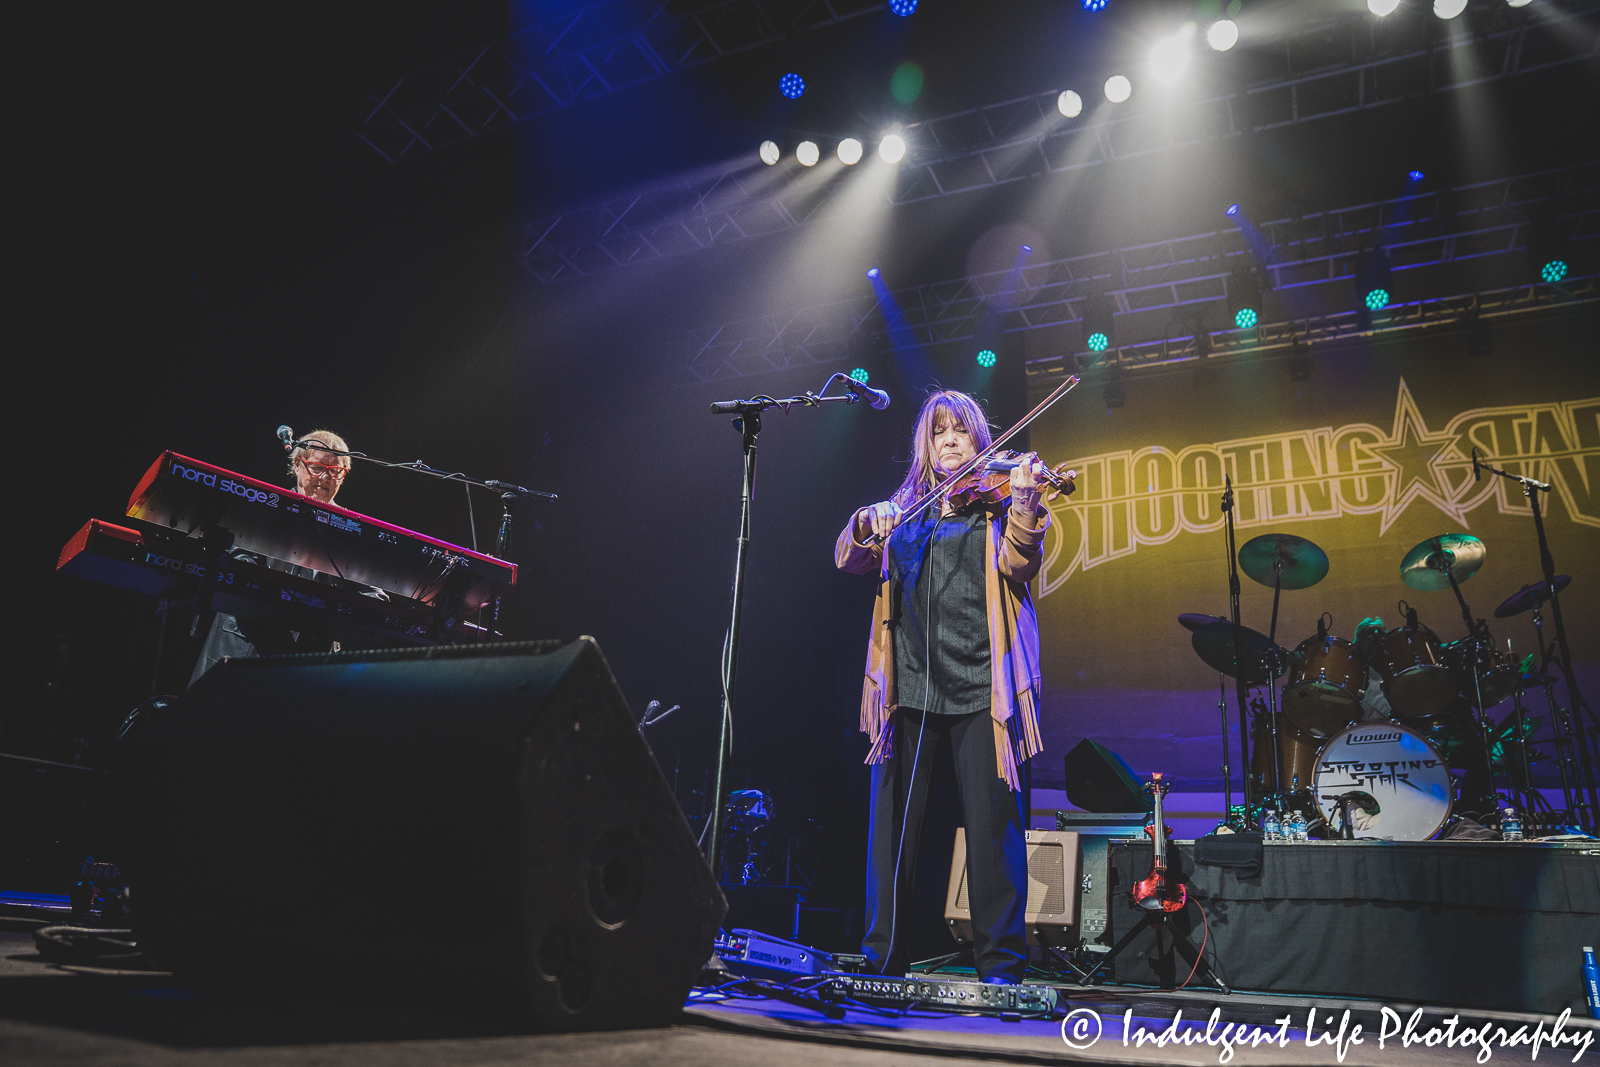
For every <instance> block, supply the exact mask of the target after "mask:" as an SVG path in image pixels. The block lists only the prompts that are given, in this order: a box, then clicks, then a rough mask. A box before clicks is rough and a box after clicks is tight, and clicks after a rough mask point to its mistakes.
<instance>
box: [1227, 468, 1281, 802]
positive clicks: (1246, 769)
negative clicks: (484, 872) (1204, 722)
mask: <svg viewBox="0 0 1600 1067" xmlns="http://www.w3.org/2000/svg"><path fill="white" fill-rule="evenodd" d="M1225 477H1226V479H1227V480H1226V487H1225V488H1224V489H1223V491H1222V514H1223V516H1224V517H1225V518H1226V520H1227V524H1226V525H1227V535H1226V536H1227V542H1228V606H1229V608H1230V609H1231V610H1232V612H1233V667H1234V681H1236V682H1237V683H1238V690H1239V770H1240V773H1241V775H1242V776H1243V779H1244V790H1243V794H1244V810H1245V822H1246V825H1247V826H1248V824H1249V820H1250V806H1251V805H1252V804H1253V803H1255V794H1254V793H1253V791H1252V790H1251V788H1250V713H1249V706H1250V693H1249V686H1248V683H1246V682H1245V677H1244V624H1243V623H1242V622H1241V621H1240V618H1239V552H1238V549H1237V548H1236V547H1235V546H1234V543H1233V541H1234V534H1233V476H1232V475H1226V476H1225ZM1222 725H1223V730H1222V762H1223V766H1224V767H1226V766H1227V762H1228V730H1227V725H1228V724H1227V722H1226V721H1224V722H1223V724H1222ZM1273 768H1274V774H1276V768H1277V760H1276V759H1274V760H1273ZM1229 777H1230V778H1231V777H1232V776H1231V775H1230V776H1229ZM1274 781H1276V778H1274ZM1227 789H1228V796H1229V797H1231V796H1232V787H1231V785H1230V786H1228V787H1227ZM1229 814H1231V813H1230V812H1224V813H1223V818H1224V819H1227V818H1228V816H1229Z"/></svg>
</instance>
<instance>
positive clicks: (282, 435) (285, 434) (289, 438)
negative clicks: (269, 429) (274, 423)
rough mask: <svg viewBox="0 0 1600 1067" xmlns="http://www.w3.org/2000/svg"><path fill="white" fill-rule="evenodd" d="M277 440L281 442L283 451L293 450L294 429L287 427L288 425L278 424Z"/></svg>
mask: <svg viewBox="0 0 1600 1067" xmlns="http://www.w3.org/2000/svg"><path fill="white" fill-rule="evenodd" d="M278 440H279V441H281V442H283V450H284V451H285V452H290V451H293V449H294V431H293V430H291V429H289V427H287V426H279V427H278Z"/></svg>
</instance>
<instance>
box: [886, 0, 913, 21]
mask: <svg viewBox="0 0 1600 1067" xmlns="http://www.w3.org/2000/svg"><path fill="white" fill-rule="evenodd" d="M916 9H917V0H889V10H890V11H893V12H894V13H895V14H896V15H899V16H900V17H901V18H905V17H906V16H908V15H910V14H911V13H912V12H913V11H915V10H916Z"/></svg>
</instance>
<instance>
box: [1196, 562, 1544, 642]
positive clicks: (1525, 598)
mask: <svg viewBox="0 0 1600 1067" xmlns="http://www.w3.org/2000/svg"><path fill="white" fill-rule="evenodd" d="M1571 582H1572V575H1570V574H1558V575H1556V592H1558V593H1559V592H1561V590H1563V589H1565V588H1566V587H1567V586H1568V585H1569V584H1571ZM1549 599H1550V589H1549V587H1548V586H1546V585H1545V584H1544V583H1543V582H1529V583H1528V584H1527V585H1525V586H1523V587H1522V588H1521V589H1518V590H1517V591H1516V592H1515V593H1512V594H1511V595H1510V596H1508V597H1506V600H1505V603H1504V604H1501V605H1500V606H1499V607H1497V608H1495V609H1494V617H1495V618H1497V619H1509V618H1511V616H1513V615H1521V614H1522V613H1523V612H1524V611H1527V610H1528V609H1530V608H1532V607H1533V606H1534V605H1535V604H1543V603H1544V602H1545V601H1546V600H1549ZM1182 618H1183V617H1182V616H1180V617H1179V619H1180V621H1181V620H1182ZM1184 625H1185V626H1188V625H1189V624H1188V623H1184ZM1189 628H1190V629H1191V630H1192V629H1194V627H1192V626H1190V627H1189Z"/></svg>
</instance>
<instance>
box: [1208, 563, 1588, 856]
mask: <svg viewBox="0 0 1600 1067" xmlns="http://www.w3.org/2000/svg"><path fill="white" fill-rule="evenodd" d="M1484 557H1485V547H1484V544H1483V542H1482V541H1481V540H1479V539H1478V538H1476V537H1473V536H1471V535H1469V534H1441V535H1439V536H1437V537H1430V538H1428V539H1427V540H1426V541H1423V542H1422V543H1421V544H1419V545H1417V546H1416V547H1415V548H1413V549H1412V550H1411V551H1410V552H1408V553H1406V555H1405V558H1404V559H1403V560H1401V562H1400V578H1401V581H1403V582H1404V583H1405V584H1406V585H1407V586H1409V587H1410V588H1412V589H1416V590H1421V591H1439V590H1445V589H1449V590H1452V591H1453V592H1454V593H1455V597H1456V601H1457V603H1458V605H1459V607H1460V609H1461V617H1462V619H1463V621H1464V622H1465V625H1466V629H1467V636H1465V637H1463V638H1461V639H1460V640H1456V641H1449V642H1444V641H1441V640H1440V638H1439V635H1438V634H1437V633H1435V632H1434V631H1433V630H1432V629H1430V628H1428V627H1427V626H1425V625H1423V624H1422V623H1421V622H1419V621H1418V618H1417V612H1416V610H1415V609H1414V608H1412V607H1411V606H1410V605H1409V604H1407V603H1406V602H1405V601H1401V602H1400V611H1401V614H1402V615H1403V616H1404V620H1405V621H1404V623H1403V624H1402V625H1401V626H1399V628H1397V629H1393V630H1386V629H1385V628H1384V626H1383V622H1382V620H1381V619H1377V618H1372V619H1367V620H1365V621H1363V622H1362V623H1361V624H1360V625H1358V626H1357V627H1356V631H1355V633H1354V634H1353V635H1352V637H1351V639H1350V640H1346V639H1344V638H1341V637H1338V636H1336V635H1334V634H1333V633H1332V632H1331V617H1330V616H1328V615H1326V614H1324V615H1323V616H1322V617H1321V618H1319V619H1318V622H1317V632H1316V634H1315V635H1313V636H1311V637H1307V638H1306V639H1305V640H1304V641H1301V642H1300V643H1299V644H1298V645H1296V646H1295V647H1294V649H1293V650H1292V651H1291V650H1289V649H1286V648H1283V647H1282V646H1281V645H1279V644H1278V642H1277V625H1278V605H1279V599H1280V597H1281V595H1282V593H1283V592H1284V591H1285V590H1289V591H1296V590H1302V589H1309V588H1311V587H1313V586H1315V585H1316V584H1317V583H1319V582H1321V581H1322V580H1323V579H1324V578H1326V577H1327V575H1328V556H1327V553H1326V552H1324V551H1323V550H1322V549H1321V548H1319V547H1318V546H1317V545H1315V544H1313V543H1312V542H1310V541H1308V540H1306V539H1305V538H1303V537H1297V536H1294V535H1292V534H1278V533H1273V534H1264V535H1262V536H1260V537H1256V538H1254V539H1252V540H1250V541H1248V542H1246V543H1245V545H1244V546H1243V547H1242V548H1240V549H1239V552H1238V566H1239V570H1241V571H1243V572H1244V574H1246V575H1247V576H1249V577H1250V578H1251V579H1253V580H1254V581H1256V582H1258V583H1260V584H1262V585H1268V586H1272V587H1273V601H1272V623H1271V626H1270V628H1269V630H1268V632H1267V633H1266V634H1262V633H1260V632H1258V631H1256V630H1251V629H1248V628H1245V627H1242V626H1241V627H1239V628H1238V630H1237V631H1236V630H1235V627H1234V625H1233V624H1232V622H1231V621H1230V620H1229V619H1227V618H1223V617H1219V616H1214V615H1200V614H1186V615H1180V616H1179V617H1178V621H1179V623H1181V624H1182V625H1183V626H1184V627H1185V628H1187V629H1189V630H1190V631H1192V639H1191V640H1192V643H1193V646H1194V650H1195V653H1196V654H1197V655H1199V657H1200V658H1201V659H1202V660H1203V661H1205V663H1206V664H1208V665H1209V666H1210V667H1212V668H1213V669H1214V670H1216V671H1217V672H1218V673H1219V676H1226V677H1219V682H1220V684H1221V686H1222V688H1223V691H1224V696H1223V704H1222V705H1219V706H1221V707H1223V710H1224V714H1225V713H1226V712H1225V704H1226V687H1227V681H1226V679H1227V678H1228V677H1231V678H1234V679H1236V680H1238V681H1239V682H1241V683H1243V684H1242V685H1241V686H1240V689H1241V694H1242V692H1243V689H1244V688H1245V687H1246V686H1249V687H1252V688H1253V687H1261V688H1263V689H1264V690H1265V695H1266V699H1265V701H1262V700H1260V699H1257V700H1255V701H1254V702H1253V707H1254V709H1255V715H1254V718H1253V721H1252V722H1251V725H1250V749H1251V752H1250V766H1249V769H1248V771H1247V775H1248V780H1249V788H1248V789H1247V799H1249V800H1250V801H1251V805H1250V808H1251V810H1248V811H1247V820H1248V821H1249V822H1250V823H1252V824H1254V823H1255V822H1256V820H1257V819H1258V818H1260V817H1261V816H1262V815H1263V814H1264V813H1265V812H1267V811H1269V810H1272V811H1277V812H1280V813H1281V812H1288V811H1294V810H1299V811H1302V812H1304V813H1305V814H1306V815H1308V816H1310V817H1311V819H1312V821H1313V823H1314V825H1318V826H1319V827H1320V828H1321V829H1322V832H1324V833H1325V834H1327V835H1328V836H1343V837H1347V838H1349V837H1371V838H1386V839H1391V840H1399V841H1421V840H1426V839H1427V838H1430V837H1433V836H1434V835H1436V834H1437V833H1439V832H1440V830H1442V829H1443V828H1444V826H1445V825H1446V823H1447V822H1448V821H1449V819H1450V815H1451V809H1452V806H1453V793H1454V788H1453V786H1454V783H1453V782H1452V779H1451V774H1450V768H1451V767H1456V768H1458V769H1464V770H1465V772H1466V780H1468V781H1472V782H1473V783H1474V785H1475V786H1476V790H1477V791H1476V792H1473V791H1472V790H1471V789H1468V788H1463V791H1462V795H1463V799H1464V800H1467V801H1468V802H1469V803H1477V802H1482V803H1480V804H1479V806H1480V807H1482V806H1484V805H1485V804H1489V805H1492V804H1494V795H1495V787H1496V777H1495V776H1496V770H1497V769H1499V771H1500V772H1501V773H1502V774H1503V775H1507V776H1509V778H1510V782H1511V788H1514V789H1515V788H1520V789H1523V790H1528V791H1530V793H1531V780H1530V775H1529V771H1528V764H1529V761H1530V758H1531V755H1530V752H1529V750H1528V745H1527V737H1528V733H1529V730H1528V727H1527V720H1526V719H1525V718H1524V715H1523V704H1522V693H1523V692H1524V691H1526V690H1529V689H1534V688H1544V689H1545V690H1546V693H1547V695H1549V696H1550V701H1551V706H1552V708H1554V707H1555V701H1554V696H1553V694H1551V693H1550V686H1551V684H1552V679H1550V678H1549V677H1548V676H1546V675H1545V674H1543V673H1542V672H1539V671H1535V672H1533V673H1527V674H1525V673H1524V671H1523V668H1522V664H1521V663H1519V661H1518V660H1517V659H1515V658H1514V657H1513V656H1512V655H1511V654H1510V653H1509V652H1508V651H1506V650H1504V649H1502V648H1499V647H1497V646H1496V644H1495V642H1494V639H1493V637H1492V636H1491V635H1490V633H1489V629H1488V626H1487V625H1486V623H1485V622H1484V620H1482V619H1474V618H1473V617H1472V612H1471V609H1470V608H1469V607H1468V605H1467V602H1466V600H1465V599H1464V598H1463V596H1462V594H1461V584H1462V583H1463V582H1465V581H1467V580H1468V579H1470V578H1471V577H1472V576H1473V575H1474V574H1476V573H1477V572H1478V570H1479V569H1480V568H1481V567H1482V566H1483V562H1484ZM1569 581H1570V579H1569V578H1566V577H1560V578H1558V579H1557V586H1556V588H1557V591H1558V592H1559V591H1560V590H1561V589H1562V588H1565V586H1566V584H1567V583H1568V582H1569ZM1235 588H1237V587H1236V586H1235ZM1547 598H1548V591H1547V585H1546V583H1544V582H1537V583H1533V584H1530V585H1527V586H1524V587H1523V588H1522V589H1521V590H1519V591H1518V592H1517V593H1515V594H1513V595H1512V596H1511V597H1510V598H1509V599H1507V600H1506V601H1505V603H1503V604H1501V605H1500V607H1499V608H1498V609H1497V610H1496V611H1495V613H1494V614H1495V617H1496V618H1509V617H1511V616H1514V615H1518V614H1521V613H1522V612H1525V611H1529V610H1532V611H1533V612H1534V625H1535V628H1536V629H1538V631H1539V640H1540V642H1541V643H1540V647H1541V648H1543V647H1544V645H1543V630H1542V623H1541V620H1540V617H1539V606H1540V604H1541V603H1542V602H1543V601H1544V600H1546V599H1547ZM1280 679H1282V683H1281V689H1280V684H1279V680H1280ZM1280 695H1281V701H1280V699H1279V698H1280ZM1512 698H1515V700H1516V705H1515V710H1514V712H1513V713H1512V716H1511V718H1512V719H1514V725H1513V724H1511V723H1510V722H1509V721H1508V723H1507V724H1506V727H1509V728H1510V729H1511V732H1510V733H1509V734H1506V733H1504V729H1505V727H1496V726H1495V725H1494V723H1493V720H1492V719H1490V718H1489V717H1488V715H1487V714H1486V713H1487V712H1489V710H1490V709H1491V708H1494V707H1497V706H1498V705H1500V704H1502V703H1504V702H1505V701H1506V700H1508V699H1512ZM1242 702H1243V696H1242V695H1241V705H1242ZM1494 731H1499V732H1494ZM1492 736H1493V737H1501V736H1504V737H1505V738H1507V740H1506V742H1505V743H1502V744H1500V745H1499V746H1498V749H1497V747H1496V745H1495V744H1494V743H1493V742H1492V739H1491V738H1492ZM1557 739H1558V741H1559V732H1558V738H1557ZM1496 752H1498V753H1499V759H1498V760H1496V759H1495V753H1496ZM1563 769H1564V770H1565V768H1563ZM1224 773H1225V774H1226V773H1227V766H1226V761H1224ZM1480 794H1481V795H1480ZM1319 813H1320V815H1321V819H1320V820H1317V818H1316V816H1317V815H1318V814H1319Z"/></svg>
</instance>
